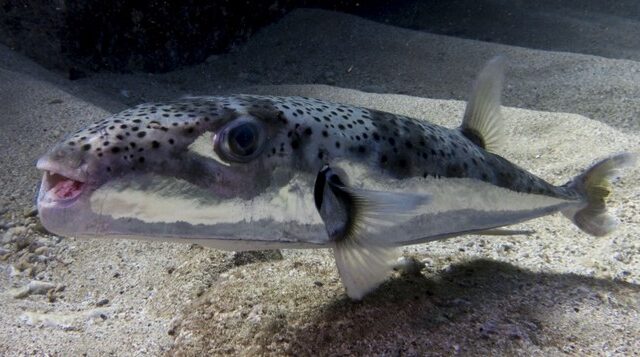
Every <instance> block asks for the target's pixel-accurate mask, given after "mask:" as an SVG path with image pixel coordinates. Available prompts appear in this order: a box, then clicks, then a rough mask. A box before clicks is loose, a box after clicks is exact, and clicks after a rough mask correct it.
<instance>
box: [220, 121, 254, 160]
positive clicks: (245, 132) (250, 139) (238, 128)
mask: <svg viewBox="0 0 640 357" xmlns="http://www.w3.org/2000/svg"><path fill="white" fill-rule="evenodd" d="M263 132H264V130H263V127H262V125H261V124H260V123H259V122H257V121H256V120H255V119H239V120H236V121H234V122H232V123H230V124H228V125H227V126H226V127H224V128H223V129H222V130H221V131H220V132H219V133H218V134H216V136H215V143H214V145H215V148H214V149H215V151H216V153H218V155H220V157H221V158H223V159H225V160H229V161H234V162H247V161H249V160H251V159H253V158H255V157H256V156H258V154H260V152H261V149H262V147H263V146H264V145H263V144H264V138H263V136H264V135H263Z"/></svg>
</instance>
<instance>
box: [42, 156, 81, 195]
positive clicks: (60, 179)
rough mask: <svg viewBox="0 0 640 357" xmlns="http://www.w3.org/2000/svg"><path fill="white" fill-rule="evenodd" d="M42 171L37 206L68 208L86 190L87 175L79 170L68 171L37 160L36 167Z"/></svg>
mask: <svg viewBox="0 0 640 357" xmlns="http://www.w3.org/2000/svg"><path fill="white" fill-rule="evenodd" d="M36 167H37V168H38V169H39V170H41V171H43V172H44V173H43V175H42V182H41V184H40V192H39V193H38V206H40V207H46V206H48V207H51V206H69V205H71V204H73V203H74V202H75V201H77V200H78V198H79V197H80V196H82V194H83V193H84V192H85V191H86V190H87V187H88V184H87V175H86V173H85V172H84V171H83V170H81V169H68V168H65V167H62V166H58V165H55V164H53V163H51V162H49V161H44V160H39V161H38V164H37V166H36Z"/></svg>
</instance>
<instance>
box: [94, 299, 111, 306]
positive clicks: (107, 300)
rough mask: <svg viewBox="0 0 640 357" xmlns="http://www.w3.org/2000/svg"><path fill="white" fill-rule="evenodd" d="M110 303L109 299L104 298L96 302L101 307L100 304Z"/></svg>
mask: <svg viewBox="0 0 640 357" xmlns="http://www.w3.org/2000/svg"><path fill="white" fill-rule="evenodd" d="M108 303H109V299H102V300H100V301H98V302H97V303H96V306H98V307H100V306H104V305H106V304H108Z"/></svg>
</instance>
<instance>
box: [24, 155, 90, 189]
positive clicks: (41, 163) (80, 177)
mask: <svg viewBox="0 0 640 357" xmlns="http://www.w3.org/2000/svg"><path fill="white" fill-rule="evenodd" d="M36 168H37V169H38V170H40V171H44V172H45V174H47V173H49V174H51V173H54V174H58V175H60V176H64V177H66V178H68V179H71V180H74V181H78V182H82V183H86V182H87V178H88V174H87V171H86V167H82V166H81V167H78V168H76V169H70V168H68V167H65V166H63V165H58V164H56V163H55V162H53V161H50V160H47V158H46V157H43V158H41V159H39V160H38V162H37V163H36Z"/></svg>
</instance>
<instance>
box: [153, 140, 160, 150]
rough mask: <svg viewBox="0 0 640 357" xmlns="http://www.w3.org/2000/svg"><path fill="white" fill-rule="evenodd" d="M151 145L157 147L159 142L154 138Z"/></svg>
mask: <svg viewBox="0 0 640 357" xmlns="http://www.w3.org/2000/svg"><path fill="white" fill-rule="evenodd" d="M151 147H152V148H154V149H157V148H159V147H160V143H159V142H157V141H155V140H154V141H152V142H151Z"/></svg>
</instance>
